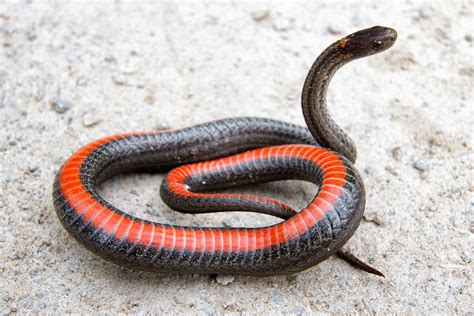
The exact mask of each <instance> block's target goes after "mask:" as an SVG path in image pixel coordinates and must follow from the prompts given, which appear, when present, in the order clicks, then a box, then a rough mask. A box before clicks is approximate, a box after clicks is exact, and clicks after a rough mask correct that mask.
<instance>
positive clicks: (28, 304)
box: [21, 298, 33, 309]
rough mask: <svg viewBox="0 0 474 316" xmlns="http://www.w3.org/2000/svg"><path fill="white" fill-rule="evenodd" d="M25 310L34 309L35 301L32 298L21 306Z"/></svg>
mask: <svg viewBox="0 0 474 316" xmlns="http://www.w3.org/2000/svg"><path fill="white" fill-rule="evenodd" d="M21 305H22V306H23V307H24V308H27V309H30V308H32V307H33V301H32V300H31V299H30V298H27V299H25V300H24V301H23V304H21Z"/></svg>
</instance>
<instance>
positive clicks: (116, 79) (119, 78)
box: [112, 75, 127, 86]
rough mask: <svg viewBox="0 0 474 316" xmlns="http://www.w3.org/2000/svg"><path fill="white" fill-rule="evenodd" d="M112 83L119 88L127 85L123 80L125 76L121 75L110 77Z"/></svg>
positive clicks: (125, 80)
mask: <svg viewBox="0 0 474 316" xmlns="http://www.w3.org/2000/svg"><path fill="white" fill-rule="evenodd" d="M112 81H113V82H115V83H116V84H118V85H119V86H123V85H125V84H126V83H127V79H125V76H122V75H115V76H112Z"/></svg>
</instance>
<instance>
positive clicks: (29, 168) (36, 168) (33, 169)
mask: <svg viewBox="0 0 474 316" xmlns="http://www.w3.org/2000/svg"><path fill="white" fill-rule="evenodd" d="M37 170H38V166H37V165H31V166H29V167H28V171H29V172H31V173H35V172H36V171H37Z"/></svg>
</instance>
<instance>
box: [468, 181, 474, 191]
mask: <svg viewBox="0 0 474 316" xmlns="http://www.w3.org/2000/svg"><path fill="white" fill-rule="evenodd" d="M469 191H470V192H474V182H471V184H470V185H469Z"/></svg>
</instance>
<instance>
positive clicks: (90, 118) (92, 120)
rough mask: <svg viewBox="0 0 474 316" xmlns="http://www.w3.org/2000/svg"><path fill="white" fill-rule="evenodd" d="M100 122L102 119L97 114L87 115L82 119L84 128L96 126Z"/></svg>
mask: <svg viewBox="0 0 474 316" xmlns="http://www.w3.org/2000/svg"><path fill="white" fill-rule="evenodd" d="M99 122H100V119H99V118H98V117H97V116H96V115H95V114H92V113H86V114H85V115H84V116H83V117H82V125H83V126H84V127H92V126H94V125H97V124H99Z"/></svg>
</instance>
